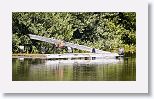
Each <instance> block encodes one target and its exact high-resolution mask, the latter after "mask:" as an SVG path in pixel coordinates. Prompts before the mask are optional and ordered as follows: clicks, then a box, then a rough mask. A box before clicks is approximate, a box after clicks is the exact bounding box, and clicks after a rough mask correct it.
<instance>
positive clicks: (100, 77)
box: [12, 55, 136, 81]
mask: <svg viewBox="0 0 154 99" xmlns="http://www.w3.org/2000/svg"><path fill="white" fill-rule="evenodd" d="M108 61H110V62H108ZM12 64H13V68H12V74H13V75H12V80H13V81H135V80H136V58H135V55H126V57H124V58H121V59H113V60H110V59H107V60H105V59H103V60H83V59H80V60H74V59H73V60H71V59H70V60H45V59H24V60H19V59H12Z"/></svg>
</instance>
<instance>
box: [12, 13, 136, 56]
mask: <svg viewBox="0 0 154 99" xmlns="http://www.w3.org/2000/svg"><path fill="white" fill-rule="evenodd" d="M12 31H13V35H12V51H13V53H18V52H19V46H20V45H23V46H25V52H26V53H42V48H41V47H45V52H46V53H54V52H53V45H52V44H49V43H45V42H40V41H35V40H31V39H30V38H29V36H28V34H36V35H40V36H45V37H49V38H51V37H54V38H57V39H62V40H65V41H69V42H72V43H77V44H82V45H87V46H90V47H93V48H98V49H101V50H107V51H112V50H114V49H118V48H119V47H124V48H125V49H126V51H133V52H135V49H136V48H135V46H136V13H135V12H109V13H108V12H71V13H70V12H13V13H12ZM128 49H129V50H128ZM60 51H63V52H66V50H60ZM75 52H85V51H79V50H75Z"/></svg>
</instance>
